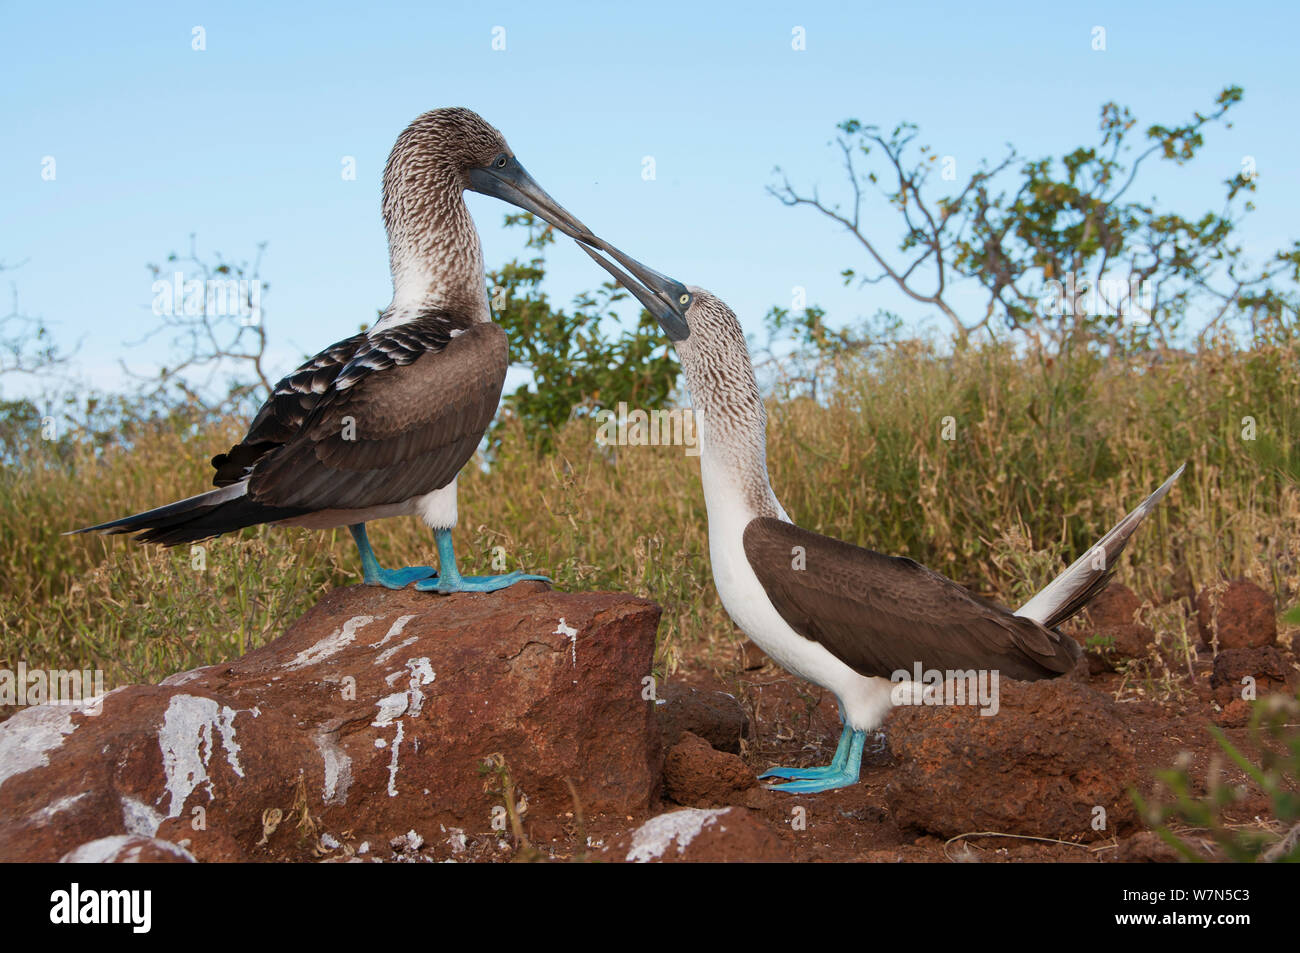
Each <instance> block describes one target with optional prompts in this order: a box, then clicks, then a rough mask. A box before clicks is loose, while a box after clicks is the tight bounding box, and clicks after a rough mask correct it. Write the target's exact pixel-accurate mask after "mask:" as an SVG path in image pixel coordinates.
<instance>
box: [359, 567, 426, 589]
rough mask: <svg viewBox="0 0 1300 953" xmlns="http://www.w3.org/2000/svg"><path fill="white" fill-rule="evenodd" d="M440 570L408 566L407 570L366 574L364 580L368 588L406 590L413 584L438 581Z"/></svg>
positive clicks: (386, 570)
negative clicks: (379, 587) (429, 580)
mask: <svg viewBox="0 0 1300 953" xmlns="http://www.w3.org/2000/svg"><path fill="white" fill-rule="evenodd" d="M437 576H438V570H436V569H434V568H433V567H432V566H407V567H406V568H405V569H382V568H381V569H380V570H379V572H378V573H377V574H372V573H366V575H365V578H364V579H363V580H362V581H363V582H365V584H366V585H367V586H383V587H384V588H385V589H405V588H406V587H407V586H409V585H410V584H411V583H413V582H419V581H420V580H426V579H436V578H437Z"/></svg>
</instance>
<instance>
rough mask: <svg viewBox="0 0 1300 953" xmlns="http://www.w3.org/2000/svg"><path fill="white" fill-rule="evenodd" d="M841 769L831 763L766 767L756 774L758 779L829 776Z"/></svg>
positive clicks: (841, 769)
mask: <svg viewBox="0 0 1300 953" xmlns="http://www.w3.org/2000/svg"><path fill="white" fill-rule="evenodd" d="M843 770H844V769H843V768H837V767H836V766H835V765H833V764H828V765H825V766H823V767H820V768H768V769H767V770H766V771H764V772H763V773H762V774H760V775H759V776H758V780H760V781H762V780H765V779H767V778H796V779H802V778H829V777H831V776H832V775H835V774H838V773H840V772H841V771H843Z"/></svg>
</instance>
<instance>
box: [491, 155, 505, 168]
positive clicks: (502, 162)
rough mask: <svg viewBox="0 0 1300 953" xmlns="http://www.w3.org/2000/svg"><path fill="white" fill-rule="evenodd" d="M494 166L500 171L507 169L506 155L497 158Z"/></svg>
mask: <svg viewBox="0 0 1300 953" xmlns="http://www.w3.org/2000/svg"><path fill="white" fill-rule="evenodd" d="M492 164H493V165H495V166H496V167H497V168H498V169H504V168H505V167H506V157H505V153H502V154H501V155H499V156H497V160H496V162H494V163H492Z"/></svg>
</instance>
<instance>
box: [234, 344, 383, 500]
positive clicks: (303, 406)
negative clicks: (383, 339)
mask: <svg viewBox="0 0 1300 953" xmlns="http://www.w3.org/2000/svg"><path fill="white" fill-rule="evenodd" d="M365 343H366V335H365V333H364V332H362V333H361V334H354V335H352V337H350V338H344V339H343V340H342V341H339V342H338V343H337V344H332V345H330V346H329V347H327V348H326V349H325V350H323V351H321V352H320V353H319V354H317V355H316V356H315V357H313V358H310V359H309V360H307V361H306V362H304V363H303V364H302V366H301V367H299V368H298V369H297V370H295V371H293V372H292V373H290V374H287V375H285V376H284V377H283V378H282V379H281V380H280V382H279V383H277V384H276V385H275V389H274V390H272V391H271V397H270V399H269V400H267V402H266V403H265V404H263V405H262V407H261V409H260V410H258V412H257V416H256V417H254V418H253V423H252V424H251V425H250V426H249V428H248V433H247V434H245V435H244V439H243V440H241V441H239V443H237V444H235V445H234V446H233V447H231V448H230V449H229V450H228V451H227V452H225V453H219V454H217V455H216V456H215V457H213V458H212V466H213V467H215V468H216V471H217V472H216V473H215V474H214V475H213V477H212V485H213V486H229V485H230V484H231V483H238V482H239V481H240V480H242V479H244V478H245V477H246V476H248V474H249V472H250V471H251V470H252V468H253V464H255V463H256V462H257V461H258V460H260V459H261V458H262V457H263V456H265V455H266V454H268V453H270V452H271V451H272V450H274V449H275V448H276V447H280V446H283V445H284V444H285V443H287V442H288V441H289V440H290V439H292V438H293V436H294V435H295V434H296V433H298V431H299V430H300V429H302V425H303V422H304V421H305V420H306V419H307V416H308V415H309V414H310V413H311V412H312V410H314V409H315V407H316V404H317V403H318V402H319V401H320V398H321V395H323V394H325V393H326V392H327V391H328V390H329V389H330V388H331V387H332V386H333V384H334V380H335V378H337V377H338V375H339V372H340V371H342V370H343V368H344V367H345V366H346V365H347V363H348V362H349V361H351V360H352V358H354V357H355V356H356V353H357V350H358V348H360V347H361V346H362V345H364V344H365Z"/></svg>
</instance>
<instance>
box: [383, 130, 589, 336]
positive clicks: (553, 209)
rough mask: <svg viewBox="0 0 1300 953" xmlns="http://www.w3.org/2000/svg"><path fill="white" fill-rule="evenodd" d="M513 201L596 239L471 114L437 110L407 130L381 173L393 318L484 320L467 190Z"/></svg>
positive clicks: (500, 139) (576, 235)
mask: <svg viewBox="0 0 1300 953" xmlns="http://www.w3.org/2000/svg"><path fill="white" fill-rule="evenodd" d="M467 189H468V190H470V191H473V192H481V193H482V194H484V195H491V196H494V197H496V198H499V199H501V200H502V201H504V202H509V203H510V204H511V205H514V206H517V207H518V208H521V209H523V210H525V211H528V212H532V213H533V214H534V215H536V216H537V217H539V218H541V219H542V220H544V221H546V222H548V223H549V224H551V225H553V226H555V228H557V229H559V230H560V231H561V232H563V233H564V234H566V235H569V236H570V237H573V238H584V239H587V240H590V239H592V238H593V236H592V235H591V232H590V231H589V230H588V229H587V227H586V226H585V225H583V224H582V223H581V222H580V221H578V220H577V219H576V218H574V217H573V216H572V215H571V214H569V212H568V211H567V210H565V209H564V208H563V207H562V206H561V205H560V204H559V203H558V202H556V201H555V199H553V198H551V197H550V196H549V195H547V194H546V191H545V190H544V189H543V188H542V187H541V186H540V185H538V184H537V182H536V181H534V180H533V177H532V176H530V175H529V174H528V173H527V172H526V171H524V167H523V166H522V165H520V163H519V160H518V159H517V158H515V154H514V152H513V151H511V149H510V146H509V145H507V144H506V140H505V137H504V136H502V135H501V133H500V132H498V131H497V129H495V128H494V127H493V126H491V125H489V124H488V123H487V122H486V121H485V120H484V119H483V117H481V116H480V115H478V113H476V112H474V111H473V110H470V109H465V108H463V107H451V108H446V109H434V110H431V111H429V112H427V113H424V114H423V115H421V116H419V117H417V118H416V119H415V121H414V122H412V123H411V124H410V125H409V126H407V127H406V128H405V129H404V130H402V134H401V135H400V136H398V137H397V142H396V144H395V145H394V146H393V151H392V152H391V153H390V154H389V156H388V164H387V165H386V166H385V167H384V203H383V205H384V224H385V226H386V227H387V228H388V243H389V256H390V259H391V263H392V270H393V284H394V301H393V308H392V309H390V310H392V311H393V312H394V314H399V315H400V314H405V313H408V312H411V311H413V310H416V309H419V308H422V307H441V308H449V309H457V310H467V311H469V312H471V313H473V314H475V316H476V318H477V319H480V320H487V319H488V312H487V303H486V298H485V294H484V290H483V284H484V283H483V254H482V250H481V247H480V245H479V240H478V232H477V230H476V229H475V228H474V223H473V220H472V219H471V218H470V216H469V211H468V209H466V207H465V202H464V198H463V194H464V192H465V191H466V190H467Z"/></svg>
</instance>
